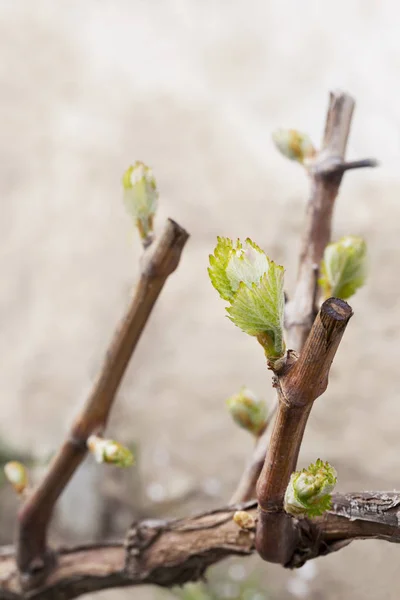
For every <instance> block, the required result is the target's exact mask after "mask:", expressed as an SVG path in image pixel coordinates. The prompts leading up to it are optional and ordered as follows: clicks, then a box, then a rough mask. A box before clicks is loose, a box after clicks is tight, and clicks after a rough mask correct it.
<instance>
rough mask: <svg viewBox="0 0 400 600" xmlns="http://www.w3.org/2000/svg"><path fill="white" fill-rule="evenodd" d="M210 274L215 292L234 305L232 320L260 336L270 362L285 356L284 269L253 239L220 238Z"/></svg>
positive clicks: (250, 332)
mask: <svg viewBox="0 0 400 600" xmlns="http://www.w3.org/2000/svg"><path fill="white" fill-rule="evenodd" d="M208 272H209V275H210V279H211V283H212V284H213V286H214V287H215V289H216V290H217V291H218V293H219V294H220V296H221V297H222V298H223V299H224V300H227V301H228V302H229V304H230V306H229V307H227V312H228V314H229V318H230V320H231V321H232V322H233V323H234V324H235V325H236V326H237V327H240V329H242V331H244V332H245V333H248V334H249V335H252V336H255V337H257V339H258V341H259V342H260V343H261V344H262V346H263V347H264V349H265V353H266V356H267V358H268V359H269V360H270V361H272V362H274V361H276V360H277V359H279V358H281V357H282V356H284V354H285V342H284V339H283V315H284V304H285V301H284V292H283V274H284V269H283V267H280V266H279V265H276V264H275V263H274V262H273V261H272V260H270V259H269V258H268V256H266V254H265V253H264V252H263V251H262V250H261V248H259V247H258V246H257V245H256V244H255V243H254V242H252V241H251V240H250V239H246V241H245V242H244V243H243V244H242V243H241V242H240V240H238V241H237V242H236V244H234V243H233V242H232V240H230V239H228V238H218V243H217V246H216V248H215V250H214V254H213V255H211V256H210V267H209V269H208Z"/></svg>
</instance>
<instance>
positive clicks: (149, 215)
mask: <svg viewBox="0 0 400 600" xmlns="http://www.w3.org/2000/svg"><path fill="white" fill-rule="evenodd" d="M122 185H123V188H124V202H125V206H126V208H127V210H128V212H129V214H131V215H132V217H133V218H134V219H135V222H136V225H137V228H138V230H139V233H140V236H141V238H142V239H143V241H144V242H149V241H151V235H152V233H153V219H154V215H155V212H156V210H157V204H158V191H157V185H156V180H155V179H154V177H153V172H152V170H151V169H150V168H149V167H146V165H144V164H143V163H142V162H140V161H136V162H135V163H134V164H133V165H131V166H130V167H129V168H128V169H127V170H126V171H125V173H124V176H123V178H122Z"/></svg>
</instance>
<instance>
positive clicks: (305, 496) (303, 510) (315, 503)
mask: <svg viewBox="0 0 400 600" xmlns="http://www.w3.org/2000/svg"><path fill="white" fill-rule="evenodd" d="M336 482H337V478H336V471H335V469H334V468H333V467H331V465H330V464H329V463H327V462H325V463H324V462H322V460H320V459H318V460H317V462H316V463H315V464H311V465H310V466H309V467H308V469H303V470H302V471H295V472H294V473H292V475H291V477H290V482H289V485H288V487H287V490H286V494H285V511H286V512H287V513H289V514H291V515H294V516H296V517H299V516H307V517H316V516H318V515H322V514H323V513H324V512H325V511H326V510H328V509H329V508H330V507H331V492H332V491H333V489H334V487H335V485H336Z"/></svg>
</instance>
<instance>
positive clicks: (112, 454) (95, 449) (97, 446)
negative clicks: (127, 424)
mask: <svg viewBox="0 0 400 600" xmlns="http://www.w3.org/2000/svg"><path fill="white" fill-rule="evenodd" d="M87 447H88V449H89V451H90V452H91V453H92V454H93V455H94V457H95V459H96V461H97V462H98V463H108V464H113V465H116V466H117V467H130V466H131V465H133V463H134V457H133V454H132V452H131V451H130V450H128V448H125V446H123V445H122V444H120V443H119V442H116V441H115V440H105V439H104V438H101V437H98V436H97V435H91V436H90V437H89V438H88V441H87Z"/></svg>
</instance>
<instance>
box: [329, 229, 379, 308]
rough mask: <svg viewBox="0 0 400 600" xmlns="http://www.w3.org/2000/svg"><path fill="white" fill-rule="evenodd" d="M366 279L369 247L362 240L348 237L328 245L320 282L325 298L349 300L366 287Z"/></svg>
mask: <svg viewBox="0 0 400 600" xmlns="http://www.w3.org/2000/svg"><path fill="white" fill-rule="evenodd" d="M366 277H367V245H366V243H365V241H364V240H363V239H362V238H360V237H356V236H351V235H348V236H346V237H343V238H341V239H340V240H339V241H338V242H334V243H332V244H328V246H327V247H326V248H325V252H324V258H323V260H322V263H321V277H320V279H319V281H318V283H319V285H320V286H321V287H322V289H323V292H324V296H325V298H330V297H331V296H334V297H335V298H341V299H342V300H347V299H348V298H350V297H351V296H352V295H353V294H355V292H356V291H357V290H358V288H360V287H361V286H363V285H364V283H365V280H366Z"/></svg>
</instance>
